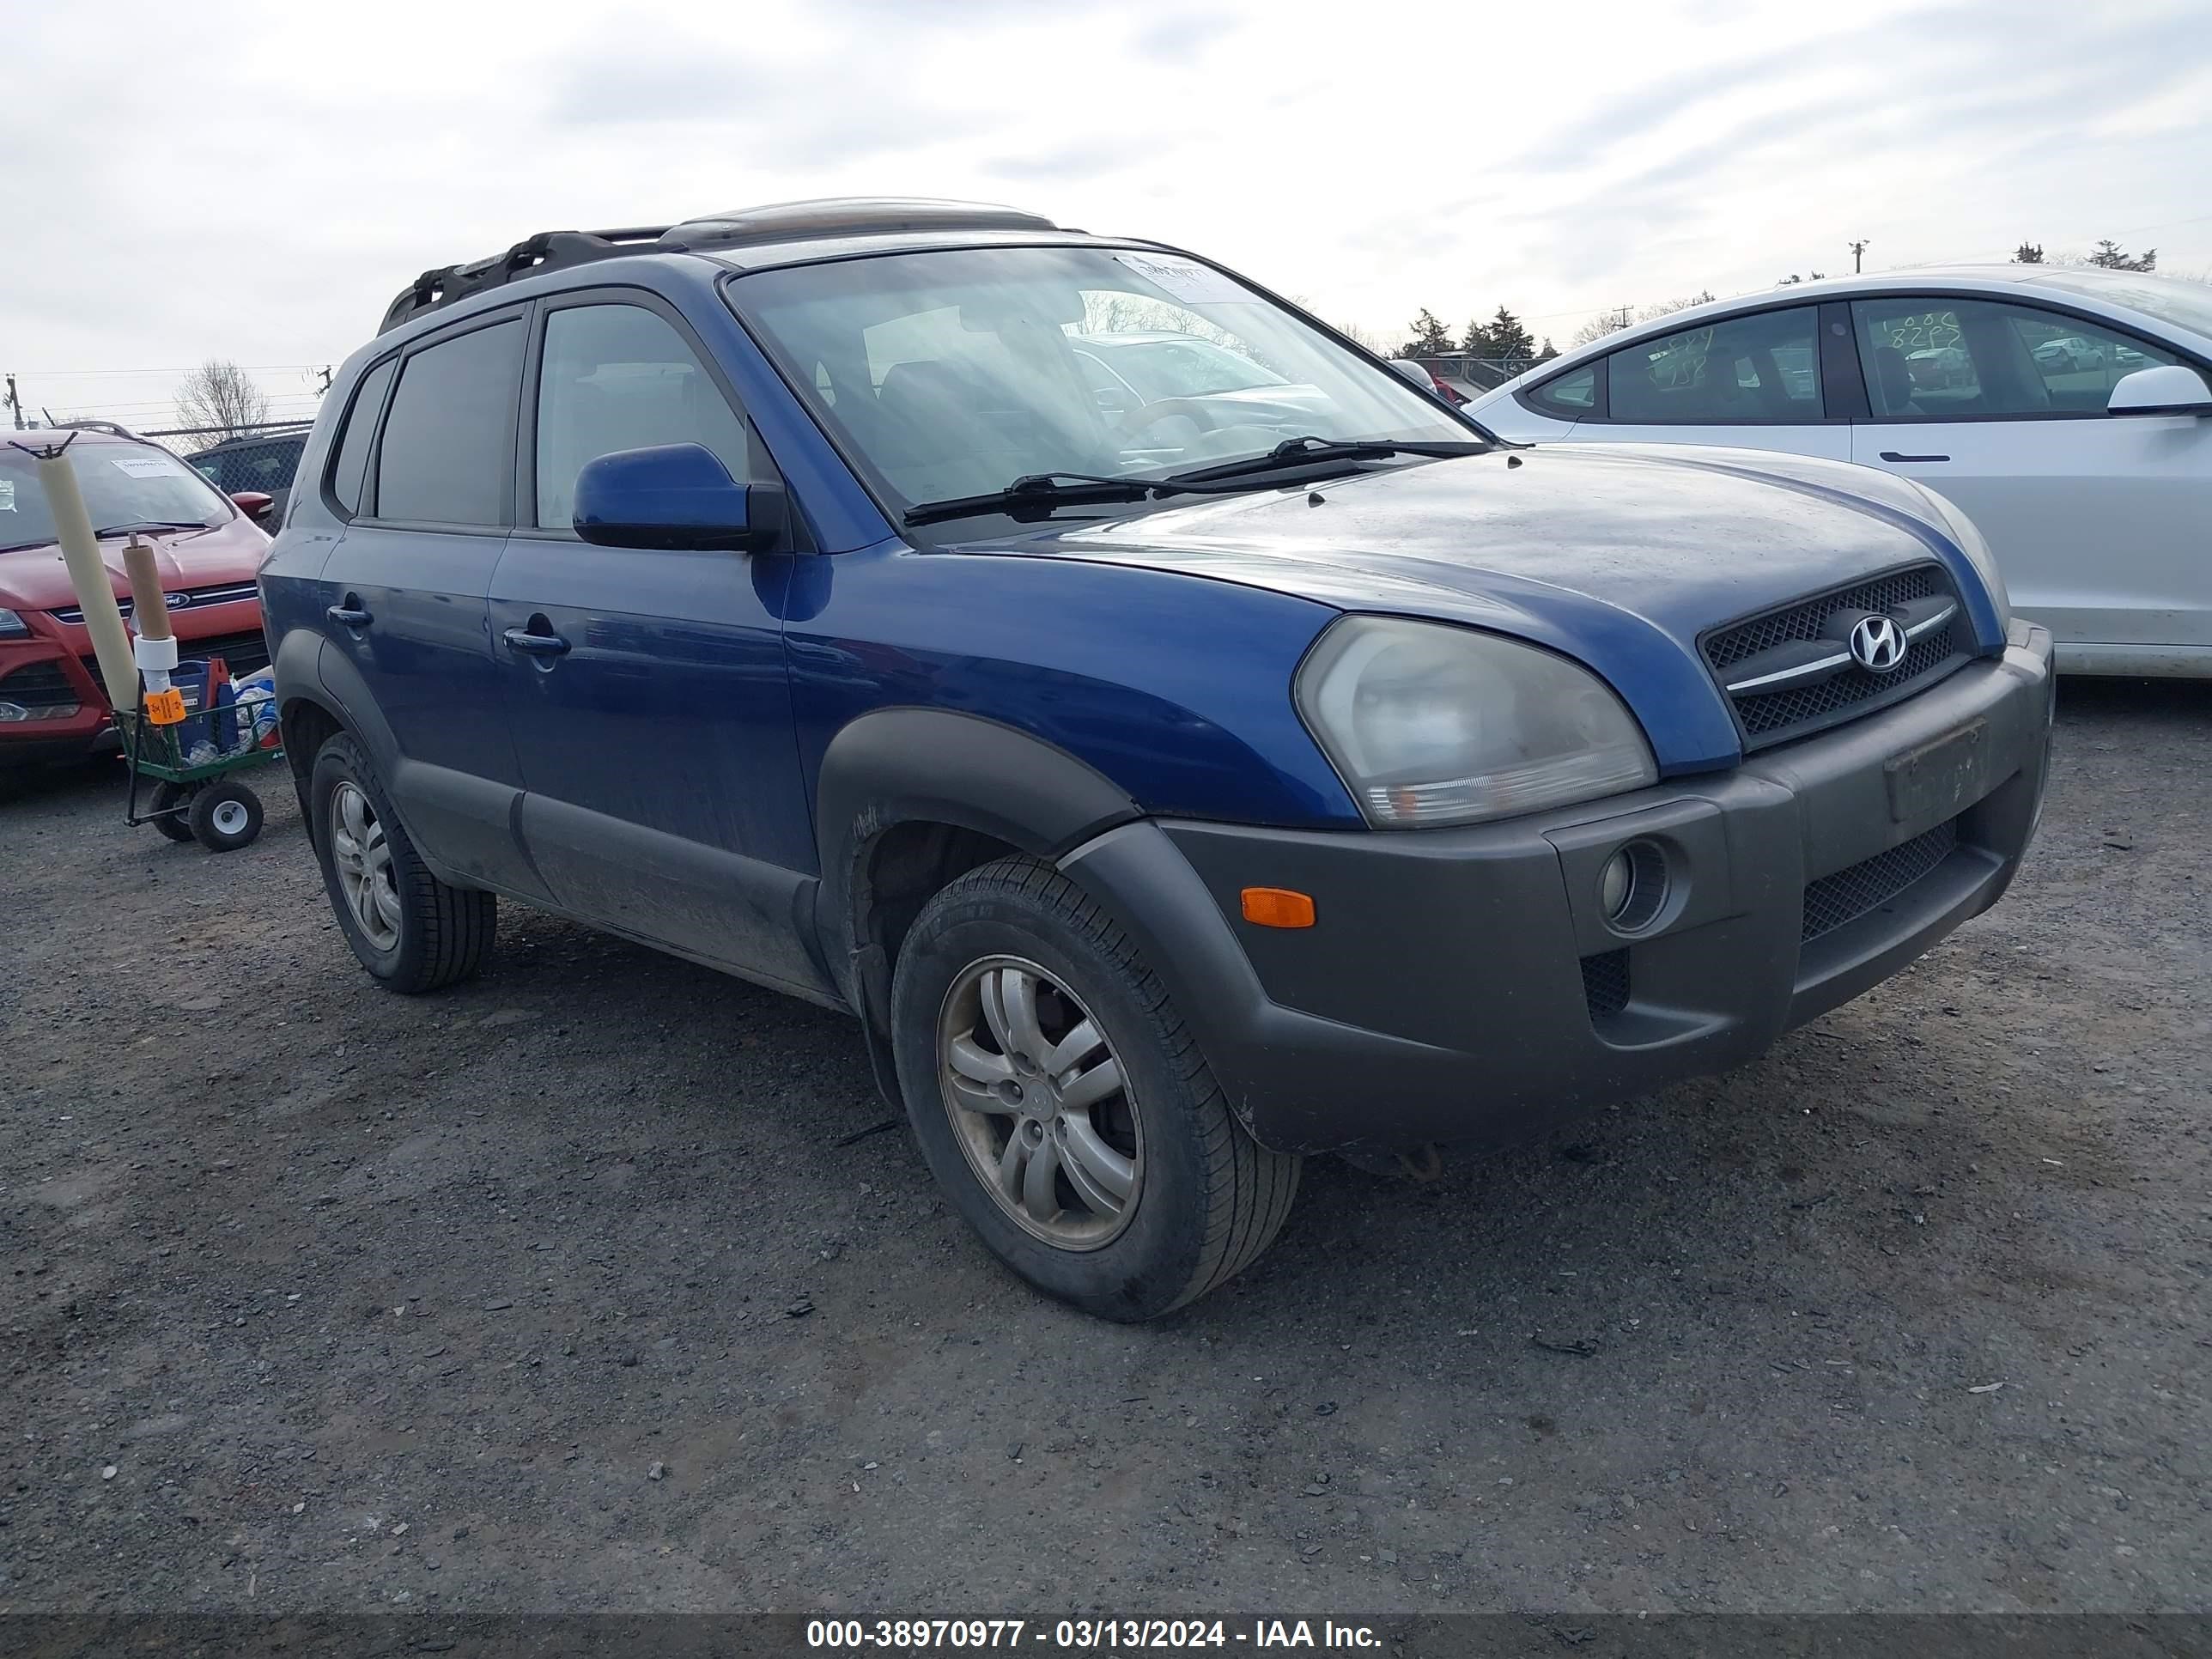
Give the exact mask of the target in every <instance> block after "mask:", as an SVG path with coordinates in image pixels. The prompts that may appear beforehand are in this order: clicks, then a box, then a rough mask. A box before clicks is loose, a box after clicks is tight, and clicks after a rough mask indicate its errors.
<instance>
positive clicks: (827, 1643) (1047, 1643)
mask: <svg viewBox="0 0 2212 1659" xmlns="http://www.w3.org/2000/svg"><path fill="white" fill-rule="evenodd" d="M806 1645H807V1646H808V1647H810V1648H829V1649H838V1648H850V1649H864V1648H889V1649H892V1650H900V1649H907V1650H919V1649H933V1648H1012V1649H1018V1648H1021V1647H1024V1646H1030V1645H1035V1646H1042V1647H1047V1648H1049V1649H1052V1650H1059V1651H1072V1652H1079V1653H1101V1654H1113V1653H1118V1652H1121V1651H1125V1650H1127V1651H1137V1650H1157V1649H1164V1648H1227V1647H1238V1646H1241V1647H1248V1648H1376V1647H1380V1646H1381V1645H1382V1638H1381V1637H1380V1636H1379V1635H1377V1634H1376V1632H1375V1631H1373V1630H1372V1629H1370V1627H1369V1626H1365V1625H1340V1624H1338V1623H1337V1622H1335V1621H1334V1620H1329V1619H1323V1620H1319V1621H1317V1622H1316V1621H1315V1620H1305V1619H1254V1620H1239V1621H1232V1620H1221V1619H1211V1620H1208V1619H1060V1620H1054V1621H1053V1622H1052V1623H1051V1624H1049V1625H1048V1624H1046V1623H1044V1622H1043V1621H1042V1620H1027V1619H876V1620H861V1619H810V1620H807V1623H806Z"/></svg>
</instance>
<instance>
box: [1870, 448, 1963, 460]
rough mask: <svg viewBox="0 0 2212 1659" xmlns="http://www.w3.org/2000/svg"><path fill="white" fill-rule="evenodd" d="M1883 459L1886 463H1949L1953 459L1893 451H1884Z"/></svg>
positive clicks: (1946, 456) (1945, 456) (1943, 456)
mask: <svg viewBox="0 0 2212 1659" xmlns="http://www.w3.org/2000/svg"><path fill="white" fill-rule="evenodd" d="M1881 458H1882V459H1884V460H1885V461H1948V460H1949V459H1951V458H1950V457H1949V456H1948V455H1900V454H1899V453H1897V452H1896V451H1895V450H1893V449H1885V450H1883V451H1882V452H1881Z"/></svg>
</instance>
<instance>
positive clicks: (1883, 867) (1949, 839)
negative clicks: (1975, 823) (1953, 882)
mask: <svg viewBox="0 0 2212 1659" xmlns="http://www.w3.org/2000/svg"><path fill="white" fill-rule="evenodd" d="M1958 844H1959V821H1958V819H1956V818H1953V819H1952V820H1951V821H1950V822H1949V823H1939V824H1937V825H1936V827H1935V828H1934V829H1930V830H1929V831H1928V833H1927V834H1926V835H1923V836H1914V837H1913V838H1912V839H1911V841H1908V842H1902V843H1900V844H1899V845H1898V846H1895V847H1893V848H1890V849H1889V850H1888V851H1887V853H1876V854H1875V855H1874V856H1873V857H1872V858H1870V859H1861V860H1859V861H1858V862H1857V864H1854V865H1851V866H1849V867H1848V868H1845V869H1842V870H1838V871H1837V872H1836V873H1835V874H1834V875H1832V876H1823V877H1821V878H1820V880H1818V881H1816V882H1812V883H1809V884H1808V885H1807V886H1806V889H1805V921H1804V924H1803V926H1802V928H1801V930H1800V932H1799V935H1798V937H1799V939H1800V941H1801V942H1802V943H1804V944H1808V945H1809V944H1810V943H1812V941H1813V940H1814V939H1818V938H1820V936H1821V935H1822V934H1823V933H1834V932H1835V931H1836V929H1837V928H1838V927H1843V926H1844V924H1845V923H1846V922H1853V921H1857V920H1858V919H1859V918H1860V917H1861V916H1863V915H1868V914H1869V913H1870V912H1872V911H1875V910H1878V909H1880V908H1881V907H1882V906H1883V905H1885V904H1887V903H1888V902H1890V901H1891V900H1892V899H1894V898H1896V897H1897V896H1899V894H1901V893H1903V892H1904V891H1905V889H1906V888H1908V887H1910V886H1911V885H1912V884H1914V883H1915V882H1917V881H1920V880H1922V879H1923V878H1925V877H1927V876H1928V875H1929V874H1930V873H1932V872H1934V870H1935V868H1936V866H1937V865H1939V864H1941V863H1942V862H1943V860H1945V859H1947V858H1948V857H1950V856H1951V850H1952V848H1955V847H1956V846H1958Z"/></svg>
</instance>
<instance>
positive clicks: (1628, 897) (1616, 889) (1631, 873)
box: [1597, 841, 1668, 933]
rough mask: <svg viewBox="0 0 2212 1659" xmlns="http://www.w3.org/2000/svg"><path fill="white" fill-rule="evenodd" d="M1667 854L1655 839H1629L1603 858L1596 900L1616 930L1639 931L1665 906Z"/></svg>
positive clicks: (1609, 925)
mask: <svg viewBox="0 0 2212 1659" xmlns="http://www.w3.org/2000/svg"><path fill="white" fill-rule="evenodd" d="M1667 888H1668V874H1667V854H1665V853H1664V852H1663V851H1662V850H1661V849H1660V847H1659V844H1658V843H1657V842H1650V841H1632V842H1629V843H1628V844H1627V845H1626V846H1625V847H1623V848H1620V850H1619V851H1617V852H1615V853H1614V854H1613V856H1612V857H1611V858H1609V859H1607V860H1606V861H1605V864H1604V866H1603V867H1602V868H1601V869H1600V870H1599V872H1598V877H1597V902H1598V908H1599V909H1600V911H1601V913H1602V914H1603V915H1604V917H1605V920H1606V925H1607V927H1611V928H1612V929H1613V931H1614V932H1615V933H1640V932H1641V931H1642V930H1643V929H1644V928H1646V927H1650V925H1651V924H1652V923H1653V922H1654V921H1657V920H1658V917H1659V913H1660V911H1662V910H1663V909H1664V908H1666V906H1667Z"/></svg>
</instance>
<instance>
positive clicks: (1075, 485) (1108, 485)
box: [906, 472, 1175, 524]
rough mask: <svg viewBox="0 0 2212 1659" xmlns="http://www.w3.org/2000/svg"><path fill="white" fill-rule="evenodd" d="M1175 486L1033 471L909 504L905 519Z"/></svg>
mask: <svg viewBox="0 0 2212 1659" xmlns="http://www.w3.org/2000/svg"><path fill="white" fill-rule="evenodd" d="M1174 488H1175V486H1174V485H1173V484H1172V483H1170V482H1169V481H1168V480H1167V479H1165V478H1111V477H1107V476H1106V475H1105V474H1104V473H1103V472H1030V473H1024V475H1023V476H1022V477H1018V478H1017V479H1015V480H1014V481H1013V483H1010V484H1008V485H1007V486H1006V488H1005V489H994V490H992V491H991V492H990V493H989V494H987V495H957V496H955V497H953V498H952V499H951V500H950V501H922V502H921V503H919V504H918V505H916V506H914V507H908V508H907V510H906V522H907V523H908V524H934V523H936V522H937V521H938V520H939V519H965V518H971V517H974V516H975V515H977V514H980V513H1012V512H1016V511H1018V510H1019V509H1021V508H1023V507H1035V508H1036V509H1037V510H1038V511H1039V512H1041V513H1048V512H1050V511H1051V510H1052V509H1053V508H1054V507H1091V506H1101V507H1103V506H1106V505H1109V504H1110V503H1112V502H1115V501H1144V500H1146V499H1147V498H1148V497H1150V496H1151V495H1152V493H1153V491H1155V490H1158V489H1174Z"/></svg>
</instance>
